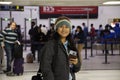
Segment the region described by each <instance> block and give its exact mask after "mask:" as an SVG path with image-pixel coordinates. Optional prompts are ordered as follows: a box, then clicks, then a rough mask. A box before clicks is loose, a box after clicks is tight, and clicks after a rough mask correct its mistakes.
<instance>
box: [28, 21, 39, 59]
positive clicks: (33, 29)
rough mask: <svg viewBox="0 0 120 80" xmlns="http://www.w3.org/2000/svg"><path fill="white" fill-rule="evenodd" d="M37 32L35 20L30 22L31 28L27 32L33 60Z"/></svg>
mask: <svg viewBox="0 0 120 80" xmlns="http://www.w3.org/2000/svg"><path fill="white" fill-rule="evenodd" d="M37 33H38V26H37V24H36V23H35V22H31V29H30V30H29V32H28V34H29V35H30V40H31V52H32V54H33V57H34V60H35V51H36V49H37V47H36V35H37Z"/></svg>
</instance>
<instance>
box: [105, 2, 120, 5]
mask: <svg viewBox="0 0 120 80" xmlns="http://www.w3.org/2000/svg"><path fill="white" fill-rule="evenodd" d="M103 4H111V5H112V4H113V5H114V4H120V1H108V2H104V3H103Z"/></svg>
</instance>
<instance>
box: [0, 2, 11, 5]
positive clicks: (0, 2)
mask: <svg viewBox="0 0 120 80" xmlns="http://www.w3.org/2000/svg"><path fill="white" fill-rule="evenodd" d="M0 4H8V5H9V4H12V2H0Z"/></svg>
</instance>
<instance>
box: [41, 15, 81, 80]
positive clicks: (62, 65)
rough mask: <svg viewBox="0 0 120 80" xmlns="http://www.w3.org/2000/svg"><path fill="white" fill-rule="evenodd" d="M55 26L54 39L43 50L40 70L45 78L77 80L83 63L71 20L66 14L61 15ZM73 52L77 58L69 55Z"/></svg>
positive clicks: (51, 79)
mask: <svg viewBox="0 0 120 80" xmlns="http://www.w3.org/2000/svg"><path fill="white" fill-rule="evenodd" d="M54 27H55V33H54V38H53V40H50V41H48V42H47V43H46V44H45V45H44V47H43V48H42V50H41V53H43V54H42V57H41V61H40V70H41V73H42V74H43V80H75V73H76V72H78V71H79V70H80V67H81V63H80V59H79V55H78V52H77V49H76V47H75V45H74V43H73V41H72V38H71V37H72V36H71V34H70V33H71V21H70V20H69V18H67V17H65V16H62V17H59V18H57V20H56V22H55V26H54ZM71 52H72V53H71ZM73 52H74V53H76V55H75V56H76V58H72V57H71V58H70V57H69V56H70V54H73Z"/></svg>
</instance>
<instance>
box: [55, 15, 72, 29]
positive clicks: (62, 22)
mask: <svg viewBox="0 0 120 80" xmlns="http://www.w3.org/2000/svg"><path fill="white" fill-rule="evenodd" d="M62 25H66V26H67V27H69V28H70V30H71V28H72V25H71V21H70V20H69V18H67V17H65V16H62V17H59V18H57V20H56V22H55V26H54V29H55V31H56V30H57V29H58V28H59V27H61V26H62Z"/></svg>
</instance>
